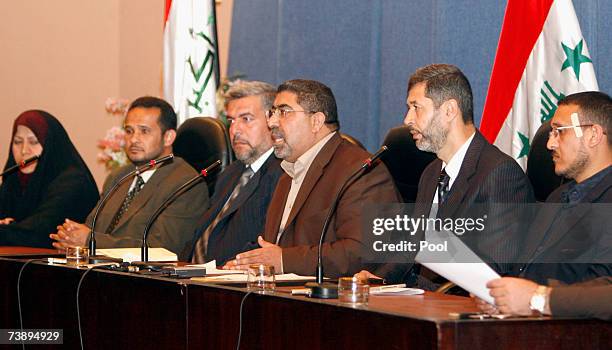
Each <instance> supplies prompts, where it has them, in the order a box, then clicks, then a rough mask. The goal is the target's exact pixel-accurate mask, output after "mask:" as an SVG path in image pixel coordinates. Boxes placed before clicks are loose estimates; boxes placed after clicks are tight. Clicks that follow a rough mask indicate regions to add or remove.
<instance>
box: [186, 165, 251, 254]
mask: <svg viewBox="0 0 612 350" xmlns="http://www.w3.org/2000/svg"><path fill="white" fill-rule="evenodd" d="M251 176H253V169H251V167H246V169H244V172H243V173H242V175H241V176H240V180H239V181H238V184H237V185H236V187H235V188H234V191H233V192H232V194H231V195H230V196H229V198H228V199H227V201H226V202H225V205H223V208H221V210H220V211H219V213H218V214H217V216H215V219H214V220H213V221H212V222H211V223H210V225H208V227H207V228H206V230H205V231H204V233H202V235H201V236H200V238H199V239H198V241H197V242H196V246H195V248H194V250H193V257H192V258H191V262H192V263H196V264H203V263H205V262H206V253H207V251H208V239H209V238H210V234H211V233H212V231H213V230H214V229H215V227H216V226H217V224H218V223H219V221H221V219H222V218H223V216H224V215H225V213H226V212H227V210H228V209H229V208H230V207H231V204H232V202H233V201H234V200H235V199H236V197H238V194H240V190H241V189H242V188H243V187H244V186H246V184H247V183H248V182H249V179H251Z"/></svg>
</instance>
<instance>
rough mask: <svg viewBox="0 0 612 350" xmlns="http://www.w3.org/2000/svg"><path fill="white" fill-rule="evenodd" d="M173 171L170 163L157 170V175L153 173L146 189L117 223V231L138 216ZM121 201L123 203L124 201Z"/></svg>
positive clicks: (141, 191)
mask: <svg viewBox="0 0 612 350" xmlns="http://www.w3.org/2000/svg"><path fill="white" fill-rule="evenodd" d="M173 169H174V166H173V163H170V164H167V165H163V166H161V167H160V168H158V169H157V170H155V173H153V176H151V178H149V181H147V182H146V183H145V185H144V187H142V190H140V192H138V194H137V195H136V197H134V200H133V201H132V203H131V204H130V207H129V208H128V210H127V212H126V213H125V214H123V216H122V217H121V219H120V220H119V222H118V223H117V226H116V227H115V230H117V229H118V228H119V227H121V226H122V225H123V224H125V223H126V221H128V220H129V219H130V218H131V217H132V216H134V215H136V213H138V212H139V211H140V209H142V207H143V206H144V205H145V204H147V202H148V201H149V199H150V198H151V197H152V196H153V194H154V193H155V191H157V188H158V187H159V186H161V185H162V181H163V180H164V179H165V178H166V177H167V176H168V175H169V174H170V172H171V171H172V170H173ZM127 183H128V186H130V185H131V184H132V182H130V181H127ZM126 194H127V192H126ZM124 198H125V197H124ZM121 201H122V202H123V199H122V200H121ZM156 209H157V208H155V209H154V210H156ZM113 215H114V214H113Z"/></svg>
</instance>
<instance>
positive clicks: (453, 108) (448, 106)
mask: <svg viewBox="0 0 612 350" xmlns="http://www.w3.org/2000/svg"><path fill="white" fill-rule="evenodd" d="M440 111H441V112H442V115H444V117H445V119H446V120H447V121H448V122H450V121H452V120H453V119H455V118H456V117H457V116H459V114H460V113H459V103H458V102H457V100H455V99H454V98H451V99H450V100H446V101H444V103H442V106H440Z"/></svg>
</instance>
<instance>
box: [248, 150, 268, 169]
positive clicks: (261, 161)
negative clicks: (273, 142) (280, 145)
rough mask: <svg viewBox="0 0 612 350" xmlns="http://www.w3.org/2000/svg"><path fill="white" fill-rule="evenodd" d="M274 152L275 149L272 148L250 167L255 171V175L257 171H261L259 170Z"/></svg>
mask: <svg viewBox="0 0 612 350" xmlns="http://www.w3.org/2000/svg"><path fill="white" fill-rule="evenodd" d="M273 151H274V148H272V147H270V149H269V150H267V151H266V152H264V154H262V155H261V156H259V158H257V160H255V161H254V162H253V163H251V164H250V165H249V166H250V167H251V169H252V170H253V174H254V173H256V172H257V171H259V169H261V167H262V166H263V164H264V163H265V162H266V160H268V157H270V155H271V154H272V152H273Z"/></svg>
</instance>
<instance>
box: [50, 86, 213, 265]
mask: <svg viewBox="0 0 612 350" xmlns="http://www.w3.org/2000/svg"><path fill="white" fill-rule="evenodd" d="M176 124H177V122H176V114H175V113H174V110H173V109H172V106H170V105H169V104H168V103H167V102H166V101H164V100H161V99H159V98H155V97H148V96H147V97H141V98H138V99H136V100H134V102H132V104H131V105H130V108H129V110H128V113H127V115H126V117H125V121H124V125H123V128H124V129H125V132H126V136H125V140H126V143H125V153H126V155H127V157H128V159H129V160H130V162H131V163H132V164H129V165H126V166H124V167H121V168H119V169H117V170H116V171H114V172H113V173H111V174H110V175H109V176H108V178H107V179H106V181H105V183H104V193H106V191H108V190H109V189H110V188H111V187H112V186H114V184H115V183H116V182H117V181H118V180H119V179H121V178H122V177H123V176H125V175H126V174H128V173H129V172H130V171H132V170H133V169H134V165H136V166H140V165H144V164H146V163H148V162H149V161H151V160H153V159H157V158H160V157H163V156H166V155H169V154H171V153H172V144H173V143H174V139H175V137H176ZM196 175H197V173H196V172H195V170H194V169H193V168H192V167H191V166H190V165H189V164H187V162H185V161H184V160H183V159H181V158H178V157H175V158H174V159H173V160H172V161H171V162H170V163H166V164H162V165H161V166H157V167H154V168H152V169H150V170H147V171H145V172H143V173H142V174H140V175H139V176H138V177H134V180H133V181H129V180H128V181H126V182H125V183H123V184H122V185H121V186H119V188H118V189H117V192H115V193H114V194H113V195H112V196H111V197H110V199H109V200H108V202H107V203H106V205H105V206H104V208H103V210H102V211H101V212H100V215H99V216H98V221H97V222H96V232H97V234H96V244H97V246H98V248H127V247H129V248H135V247H140V245H141V243H142V234H143V231H144V228H145V226H146V224H147V222H148V221H149V218H150V217H151V215H153V213H154V212H155V211H156V210H157V209H158V208H159V207H160V206H161V205H162V204H163V202H164V201H165V200H166V199H167V198H168V197H169V196H170V195H171V194H172V193H173V192H174V191H175V190H176V189H177V188H178V187H179V186H181V185H182V184H184V183H186V182H187V181H188V180H189V179H191V178H193V177H194V176H196ZM139 178H140V179H139ZM137 188H138V189H137ZM128 197H130V198H131V199H129V200H128ZM207 208H208V189H207V187H206V184H205V183H204V182H201V183H200V184H198V185H196V186H195V187H194V188H192V189H190V190H189V191H188V192H186V193H184V194H183V195H181V196H179V197H178V198H177V199H176V200H175V201H174V202H172V203H171V204H170V205H169V206H168V207H167V208H166V209H165V210H164V211H163V212H162V214H161V215H160V216H159V217H158V218H157V220H156V221H155V223H154V224H153V226H152V227H151V230H150V231H149V237H148V242H149V244H150V246H151V247H163V248H166V249H168V250H171V251H173V252H175V253H177V254H178V253H179V252H180V250H181V249H182V248H183V247H184V246H185V243H186V242H188V241H189V239H190V238H191V234H192V232H193V231H194V229H195V227H196V225H197V221H198V219H199V218H200V217H201V216H202V213H203V212H204V211H205V210H206V209H207ZM92 216H93V212H92V213H91V214H90V215H89V217H88V218H87V225H85V224H81V223H77V222H74V221H71V220H69V219H66V222H65V223H64V224H63V225H61V226H58V228H57V229H58V232H57V233H55V234H51V235H50V237H51V238H52V239H54V240H56V242H55V243H53V246H54V247H56V248H63V247H66V246H86V245H87V244H88V237H89V232H90V225H91V220H92Z"/></svg>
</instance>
